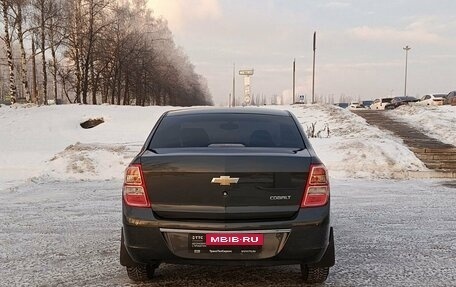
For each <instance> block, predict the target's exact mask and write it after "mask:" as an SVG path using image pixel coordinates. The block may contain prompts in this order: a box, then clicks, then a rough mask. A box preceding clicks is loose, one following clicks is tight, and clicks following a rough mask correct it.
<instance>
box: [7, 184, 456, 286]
mask: <svg viewBox="0 0 456 287" xmlns="http://www.w3.org/2000/svg"><path fill="white" fill-rule="evenodd" d="M120 186H121V183H120V182H117V181H95V182H93V181H92V182H49V181H46V180H35V182H33V181H32V182H28V183H26V184H23V185H21V186H19V187H16V188H11V189H7V190H2V191H0V202H1V208H0V218H1V222H0V231H1V232H0V286H57V285H58V286H207V287H209V286H275V287H279V286H302V283H301V281H300V271H299V268H298V266H283V267H261V268H253V267H252V268H245V267H242V268H240V267H204V266H203V267H202V266H179V265H162V266H161V267H160V269H159V270H158V271H157V273H156V274H157V276H156V278H155V279H154V280H153V281H151V282H150V283H147V284H133V283H131V282H130V281H129V279H128V277H127V275H126V273H125V272H124V270H123V268H122V267H121V266H120V265H119V264H118V246H119V239H120V226H121V212H120V200H119V198H120V197H119V196H120V191H119V190H120ZM455 203H456V185H455V183H454V182H439V181H417V180H414V181H399V182H392V181H388V180H379V181H361V180H347V181H341V180H338V181H333V182H332V221H333V226H334V230H335V240H336V257H337V262H336V266H335V267H334V268H332V269H331V273H330V276H329V278H328V281H327V283H326V284H324V285H323V286H456V217H455V213H456V212H455V211H456V207H455Z"/></svg>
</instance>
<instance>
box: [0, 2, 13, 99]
mask: <svg viewBox="0 0 456 287" xmlns="http://www.w3.org/2000/svg"><path fill="white" fill-rule="evenodd" d="M1 5H2V14H3V27H4V31H5V35H4V36H3V37H2V40H3V41H4V42H5V46H6V47H5V48H6V57H7V60H8V67H9V83H10V84H9V96H10V97H11V98H12V99H15V98H16V95H17V89H16V84H15V76H14V63H13V51H12V48H11V35H10V31H9V17H8V11H9V9H10V8H11V3H10V1H8V0H1Z"/></svg>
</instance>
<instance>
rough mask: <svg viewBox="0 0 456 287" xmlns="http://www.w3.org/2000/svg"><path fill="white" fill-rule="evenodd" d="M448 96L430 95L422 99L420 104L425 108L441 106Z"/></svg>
mask: <svg viewBox="0 0 456 287" xmlns="http://www.w3.org/2000/svg"><path fill="white" fill-rule="evenodd" d="M445 96H446V94H429V95H425V96H423V97H422V98H421V100H420V102H419V104H420V105H425V106H441V105H443V102H444V101H445Z"/></svg>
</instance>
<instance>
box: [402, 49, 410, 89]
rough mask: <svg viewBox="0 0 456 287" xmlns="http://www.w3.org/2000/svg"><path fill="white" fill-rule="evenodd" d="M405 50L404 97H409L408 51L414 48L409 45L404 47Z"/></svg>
mask: <svg viewBox="0 0 456 287" xmlns="http://www.w3.org/2000/svg"><path fill="white" fill-rule="evenodd" d="M402 49H404V51H405V83H404V97H407V64H408V51H409V50H410V49H412V48H411V47H409V46H408V45H407V46H405V47H404V48H402Z"/></svg>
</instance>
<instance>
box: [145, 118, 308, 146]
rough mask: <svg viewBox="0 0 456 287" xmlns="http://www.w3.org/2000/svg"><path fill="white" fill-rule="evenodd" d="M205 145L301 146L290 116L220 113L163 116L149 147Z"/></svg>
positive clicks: (296, 128)
mask: <svg viewBox="0 0 456 287" xmlns="http://www.w3.org/2000/svg"><path fill="white" fill-rule="evenodd" d="M209 146H210V147H215V146H239V147H242V146H245V147H289V148H304V147H305V146H304V142H303V140H302V137H301V134H300V132H299V130H298V127H297V126H296V124H295V122H294V120H293V118H292V117H288V116H273V115H261V114H228V113H220V114H199V115H176V116H166V117H164V118H163V120H162V121H161V123H160V125H159V126H158V128H157V130H156V132H155V134H154V135H153V137H152V140H151V142H150V145H149V149H157V148H187V147H209Z"/></svg>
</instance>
